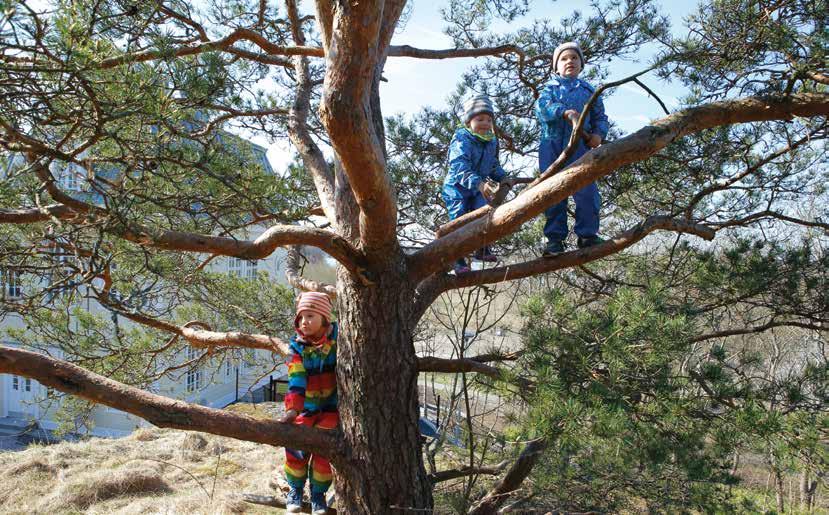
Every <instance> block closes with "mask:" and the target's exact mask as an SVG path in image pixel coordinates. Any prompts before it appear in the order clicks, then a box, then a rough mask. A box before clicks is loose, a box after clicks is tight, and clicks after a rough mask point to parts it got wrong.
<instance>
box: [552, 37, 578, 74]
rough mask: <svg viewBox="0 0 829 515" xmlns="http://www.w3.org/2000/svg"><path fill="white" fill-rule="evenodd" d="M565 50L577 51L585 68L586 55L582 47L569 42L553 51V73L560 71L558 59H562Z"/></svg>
mask: <svg viewBox="0 0 829 515" xmlns="http://www.w3.org/2000/svg"><path fill="white" fill-rule="evenodd" d="M565 50H575V51H576V53H577V54H579V59H581V67H582V68H584V53H582V51H581V47H580V46H579V44H578V43H576V42H575V41H568V42H567V43H562V44H560V45H559V46H557V47H556V49H555V50H554V51H553V71H556V70H557V69H558V58H559V57H561V54H562V53H563V52H564V51H565Z"/></svg>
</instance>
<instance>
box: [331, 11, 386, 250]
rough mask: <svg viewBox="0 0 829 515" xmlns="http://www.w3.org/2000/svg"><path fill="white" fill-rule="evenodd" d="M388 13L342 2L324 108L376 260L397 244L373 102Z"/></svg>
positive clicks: (365, 246)
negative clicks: (382, 38)
mask: <svg viewBox="0 0 829 515" xmlns="http://www.w3.org/2000/svg"><path fill="white" fill-rule="evenodd" d="M383 14H384V10H383V6H382V3H379V4H378V1H377V0H366V1H362V2H357V3H347V4H338V7H337V9H335V10H334V18H335V20H334V24H333V32H332V35H331V41H330V43H329V46H328V48H327V49H326V59H327V61H326V71H325V82H324V92H323V100H322V103H321V104H320V117H321V119H322V122H323V125H325V128H326V130H327V132H328V135H329V136H330V138H331V146H332V147H333V148H334V151H335V152H336V154H337V157H338V158H339V160H340V163H341V164H342V167H343V170H344V172H345V174H346V176H347V177H348V181H349V183H350V186H351V190H352V191H353V193H354V197H355V199H356V201H357V204H358V205H359V207H360V215H359V228H360V231H359V233H360V240H361V243H362V246H363V249H364V250H366V251H367V253H368V254H370V255H372V256H374V257H383V256H388V255H389V253H390V252H395V249H396V247H397V245H398V242H397V237H396V228H397V206H396V201H395V195H394V189H393V188H392V185H391V183H390V182H389V178H388V176H387V175H386V158H385V150H384V141H383V140H382V138H381V135H380V134H377V131H376V130H375V127H374V121H373V119H372V113H373V110H372V106H371V101H370V97H371V91H372V88H373V84H374V81H375V80H376V79H377V78H378V77H377V74H378V70H377V66H378V63H381V62H382V61H383V60H384V59H385V55H386V51H387V47H386V46H384V45H383V44H381V41H380V39H381V37H380V36H381V34H380V32H381V30H380V29H381V25H382V21H383Z"/></svg>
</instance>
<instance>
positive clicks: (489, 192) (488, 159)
mask: <svg viewBox="0 0 829 515" xmlns="http://www.w3.org/2000/svg"><path fill="white" fill-rule="evenodd" d="M459 115H460V118H461V119H462V120H463V123H464V127H461V128H459V129H458V130H456V131H455V135H454V136H452V142H451V143H450V144H449V172H448V173H447V174H446V178H445V179H444V180H443V191H442V192H441V195H442V196H443V201H444V202H446V209H447V210H448V211H449V219H450V220H454V219H455V218H458V217H459V216H461V215H464V214H466V213H469V212H470V211H474V210H476V209H478V208H480V207H483V206H485V205H486V204H487V201H488V200H491V199H492V196H493V195H494V194H495V190H496V189H497V186H496V185H494V184H491V183H490V182H489V181H487V179H491V180H492V181H495V182H496V183H499V182H501V180H502V179H504V177H505V176H506V172H504V169H503V168H502V167H501V165H500V164H499V163H498V139H497V138H496V137H495V133H494V132H493V127H494V125H495V121H494V119H495V112H494V110H493V109H492V101H491V100H490V99H489V97H487V96H485V95H478V96H475V97H472V98H470V99H468V100H467V101H466V102H464V104H463V110H462V111H461V112H460V113H459ZM473 257H474V258H475V259H479V260H481V261H487V262H494V261H497V258H496V257H495V256H494V255H493V254H492V252H491V250H490V249H489V247H484V248H482V249H480V250H478V251H477V252H475V254H474V255H473ZM468 271H469V266H468V265H467V264H466V260H465V259H463V258H461V259H458V261H457V262H456V263H455V273H461V272H468Z"/></svg>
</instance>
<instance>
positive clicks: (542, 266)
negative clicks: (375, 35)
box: [432, 216, 715, 295]
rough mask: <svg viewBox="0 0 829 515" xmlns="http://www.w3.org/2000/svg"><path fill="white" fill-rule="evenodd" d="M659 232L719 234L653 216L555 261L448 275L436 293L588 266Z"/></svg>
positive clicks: (562, 255)
mask: <svg viewBox="0 0 829 515" xmlns="http://www.w3.org/2000/svg"><path fill="white" fill-rule="evenodd" d="M658 229H661V230H666V231H674V232H678V233H688V234H693V235H695V236H699V237H700V238H703V239H705V240H709V241H710V240H712V239H714V234H715V233H714V230H712V229H710V228H708V227H706V226H704V225H699V224H691V223H687V222H684V221H680V220H675V219H673V218H670V217H667V216H651V217H648V218H647V219H646V220H644V221H643V222H642V223H640V224H638V225H636V226H635V227H633V228H632V229H628V230H627V231H625V232H623V233H621V234H619V235H617V236H615V237H613V238H610V239H608V240H607V241H605V242H604V243H600V244H599V245H594V246H592V247H588V248H585V249H579V250H574V251H571V252H565V253H564V254H561V255H558V256H556V257H555V258H539V259H534V260H532V261H527V262H524V263H518V264H515V265H507V266H500V267H495V268H489V269H485V270H480V271H475V272H467V273H463V274H460V275H457V276H453V275H445V276H443V278H442V279H441V282H442V284H441V285H440V286H439V287H437V288H436V290H435V291H433V293H432V294H433V295H440V294H441V293H443V292H444V291H447V290H451V289H455V288H466V287H469V286H477V285H481V284H491V283H499V282H503V281H511V280H515V279H523V278H525V277H531V276H533V275H538V274H543V273H547V272H553V271H555V270H561V269H563V268H570V267H574V266H578V265H583V264H585V263H589V262H591V261H595V260H597V259H601V258H603V257H607V256H609V255H611V254H616V253H617V252H620V251H622V250H624V249H626V248H628V247H630V246H631V245H633V244H634V243H636V242H638V241H639V240H641V239H642V238H644V237H645V236H647V235H648V234H650V233H652V232H654V231H656V230H658Z"/></svg>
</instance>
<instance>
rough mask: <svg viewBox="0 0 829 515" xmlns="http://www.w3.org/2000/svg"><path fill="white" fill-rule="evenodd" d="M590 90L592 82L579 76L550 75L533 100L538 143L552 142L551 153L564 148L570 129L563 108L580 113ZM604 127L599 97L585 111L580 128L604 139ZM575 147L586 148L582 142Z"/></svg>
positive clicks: (556, 154)
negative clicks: (585, 114)
mask: <svg viewBox="0 0 829 515" xmlns="http://www.w3.org/2000/svg"><path fill="white" fill-rule="evenodd" d="M594 91H595V89H594V88H593V86H591V85H590V84H588V83H587V82H585V81H583V80H581V79H579V78H575V79H571V78H568V77H562V76H559V75H556V76H555V77H553V79H552V80H550V82H549V83H548V84H547V85H546V86H545V87H544V89H543V90H542V91H541V95H540V96H539V97H538V101H537V102H536V104H535V115H536V117H537V118H538V124H539V125H540V126H541V145H542V146H544V145H550V146H552V149H551V150H552V152H551V154H552V155H553V156H558V155H559V154H560V153H561V152H562V150H564V148H565V147H566V146H567V142H568V141H569V140H570V133H572V132H573V126H572V125H570V122H569V121H567V120H565V119H564V118H562V115H563V114H564V111H567V110H568V109H573V110H575V111H578V112H579V113H581V110H582V109H584V106H585V104H587V101H588V100H590V97H591V96H592V95H593V92H594ZM608 129H609V125H608V121H607V115H606V114H605V113H604V103H602V98H601V97H599V98H597V99H596V102H594V103H593V107H592V108H591V109H590V112H589V113H587V119H586V120H585V121H584V131H585V132H586V133H587V134H599V135H601V136H602V139H604V138H605V137H606V136H607V131H608ZM579 147H580V150H581V152H578V154H579V155H580V154H584V152H585V151H586V150H587V148H586V147H585V146H584V145H580V146H579ZM574 157H576V156H574Z"/></svg>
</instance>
